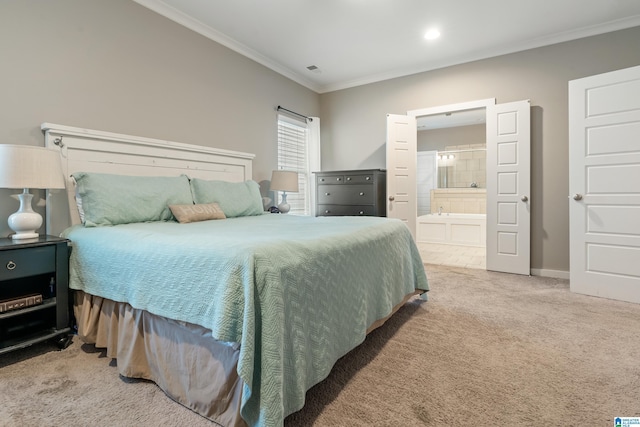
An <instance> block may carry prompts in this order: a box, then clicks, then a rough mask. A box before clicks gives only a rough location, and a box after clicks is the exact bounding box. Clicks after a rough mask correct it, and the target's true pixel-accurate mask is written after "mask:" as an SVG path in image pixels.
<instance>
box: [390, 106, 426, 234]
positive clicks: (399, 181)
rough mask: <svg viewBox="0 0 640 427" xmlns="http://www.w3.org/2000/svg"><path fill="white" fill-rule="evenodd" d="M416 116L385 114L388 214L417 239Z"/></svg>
mask: <svg viewBox="0 0 640 427" xmlns="http://www.w3.org/2000/svg"><path fill="white" fill-rule="evenodd" d="M417 141H418V129H417V126H416V118H415V117H412V116H402V115H397V114H387V201H386V202H387V217H389V218H398V219H400V220H402V221H403V222H404V223H405V224H407V227H409V230H411V235H412V236H413V238H414V240H415V238H416V215H417V209H416V196H417V184H416V169H417V160H416V159H417V157H416V156H417Z"/></svg>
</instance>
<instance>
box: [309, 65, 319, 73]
mask: <svg viewBox="0 0 640 427" xmlns="http://www.w3.org/2000/svg"><path fill="white" fill-rule="evenodd" d="M307 70H309V71H312V72H314V73H319V72H320V68H318V67H317V66H316V65H309V66H308V67H307Z"/></svg>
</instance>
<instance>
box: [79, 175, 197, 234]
mask: <svg viewBox="0 0 640 427" xmlns="http://www.w3.org/2000/svg"><path fill="white" fill-rule="evenodd" d="M72 176H73V179H74V180H75V181H76V194H77V197H79V198H80V200H79V201H78V205H81V206H82V210H83V212H84V220H83V223H84V225H85V226H86V227H96V226H101V225H117V224H128V223H132V222H150V221H168V220H171V219H173V214H172V213H171V210H170V209H169V205H179V204H189V203H193V200H192V197H191V188H190V187H189V178H188V177H187V176H186V175H180V176H175V177H169V176H127V175H111V174H102V173H88V172H76V173H74V174H72Z"/></svg>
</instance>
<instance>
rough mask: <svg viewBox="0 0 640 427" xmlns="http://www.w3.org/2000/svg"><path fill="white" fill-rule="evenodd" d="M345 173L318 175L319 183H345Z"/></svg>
mask: <svg viewBox="0 0 640 427" xmlns="http://www.w3.org/2000/svg"><path fill="white" fill-rule="evenodd" d="M343 183H344V175H324V176H319V177H318V184H343Z"/></svg>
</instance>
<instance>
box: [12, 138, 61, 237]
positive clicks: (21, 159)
mask: <svg viewBox="0 0 640 427" xmlns="http://www.w3.org/2000/svg"><path fill="white" fill-rule="evenodd" d="M0 188H13V189H19V188H21V189H22V193H21V194H20V195H18V199H19V200H20V208H19V209H18V211H17V212H15V213H13V214H12V215H11V216H9V221H8V222H9V228H11V229H12V230H13V231H15V234H13V235H12V239H14V240H20V239H34V238H37V237H38V232H37V231H36V230H38V229H39V228H40V226H41V225H42V215H40V214H39V213H37V212H34V210H33V208H32V207H31V199H33V194H31V193H29V189H30V188H37V189H53V188H64V177H63V176H62V165H61V164H60V154H58V152H57V151H54V150H50V149H48V148H44V147H32V146H29V145H10V144H0Z"/></svg>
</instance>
